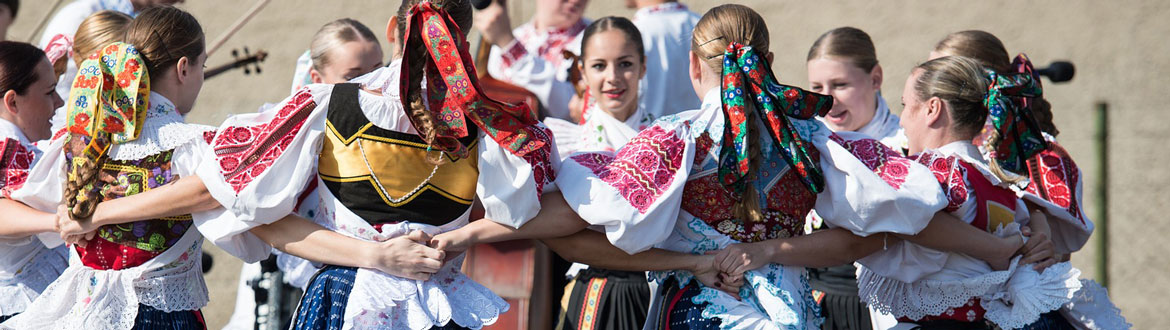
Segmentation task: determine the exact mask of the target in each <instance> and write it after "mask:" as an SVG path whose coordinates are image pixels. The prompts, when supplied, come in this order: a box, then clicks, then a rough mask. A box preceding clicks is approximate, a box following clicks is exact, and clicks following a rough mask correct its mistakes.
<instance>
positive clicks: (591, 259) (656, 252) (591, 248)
mask: <svg viewBox="0 0 1170 330" xmlns="http://www.w3.org/2000/svg"><path fill="white" fill-rule="evenodd" d="M541 241H542V242H544V244H545V245H548V247H549V248H550V249H552V250H553V251H554V252H556V253H557V254H558V255H560V256H561V257H562V258H565V259H566V260H569V261H573V262H579V263H583V264H588V265H590V266H596V267H601V268H606V269H613V270H624V271H660V270H676V269H683V270H693V269H696V268H697V267H698V265H696V263H697V262H700V261H701V260H700V258H697V256H695V255H692V254H687V253H681V252H674V251H668V250H662V249H650V250H647V251H643V252H639V253H635V254H633V255H630V254H626V252H625V251H622V250H621V249H619V248H617V247H615V246H613V244H610V243H609V240H607V239H606V238H605V234H602V233H600V232H596V231H592V230H582V231H580V232H577V233H576V234H572V235H569V236H565V237H559V238H550V239H543V240H541Z"/></svg>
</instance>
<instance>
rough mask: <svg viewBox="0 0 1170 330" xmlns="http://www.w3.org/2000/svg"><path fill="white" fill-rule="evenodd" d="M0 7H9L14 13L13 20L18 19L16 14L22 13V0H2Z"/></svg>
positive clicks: (0, 0)
mask: <svg viewBox="0 0 1170 330" xmlns="http://www.w3.org/2000/svg"><path fill="white" fill-rule="evenodd" d="M0 5H5V6H8V10H9V11H11V12H12V18H16V12H19V11H20V0H0Z"/></svg>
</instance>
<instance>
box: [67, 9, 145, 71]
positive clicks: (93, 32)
mask: <svg viewBox="0 0 1170 330" xmlns="http://www.w3.org/2000/svg"><path fill="white" fill-rule="evenodd" d="M133 20H134V19H133V18H131V17H130V15H126V14H124V13H122V12H118V11H113V10H103V11H99V12H96V13H94V14H93V15H89V17H86V18H85V20H84V21H81V25H80V26H78V27H77V33H76V34H74V35H73V63H74V64H77V66H79V67H80V66H81V62H82V61H85V58H86V57H89V55H91V54H93V53H95V52H97V51H98V50H100V49H101V48H102V47H105V46H106V45H109V44H111V43H114V42H116V41H122V40H123V38H124V37H125V36H126V30H127V28H129V27H130V22H131V21H133Z"/></svg>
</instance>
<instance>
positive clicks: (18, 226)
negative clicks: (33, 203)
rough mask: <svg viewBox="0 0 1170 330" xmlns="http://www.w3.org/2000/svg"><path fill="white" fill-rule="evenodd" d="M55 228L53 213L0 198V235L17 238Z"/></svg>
mask: <svg viewBox="0 0 1170 330" xmlns="http://www.w3.org/2000/svg"><path fill="white" fill-rule="evenodd" d="M56 230H57V218H56V217H55V214H53V213H46V212H41V211H38V210H36V209H34V208H32V207H29V206H28V205H24V203H21V202H17V201H14V200H11V199H7V198H0V237H4V238H19V237H27V236H30V235H35V234H39V233H43V232H50V231H56Z"/></svg>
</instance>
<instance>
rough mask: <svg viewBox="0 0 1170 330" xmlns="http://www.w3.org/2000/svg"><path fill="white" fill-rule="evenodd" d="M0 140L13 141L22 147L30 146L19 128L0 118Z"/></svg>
mask: <svg viewBox="0 0 1170 330" xmlns="http://www.w3.org/2000/svg"><path fill="white" fill-rule="evenodd" d="M0 138H8V139H14V140H17V141H20V144H24V145H29V144H32V143H30V142H28V137H26V136H24V132H23V131H21V130H20V127H19V126H16V124H13V123H12V122H10V121H8V120H6V119H3V118H0Z"/></svg>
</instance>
